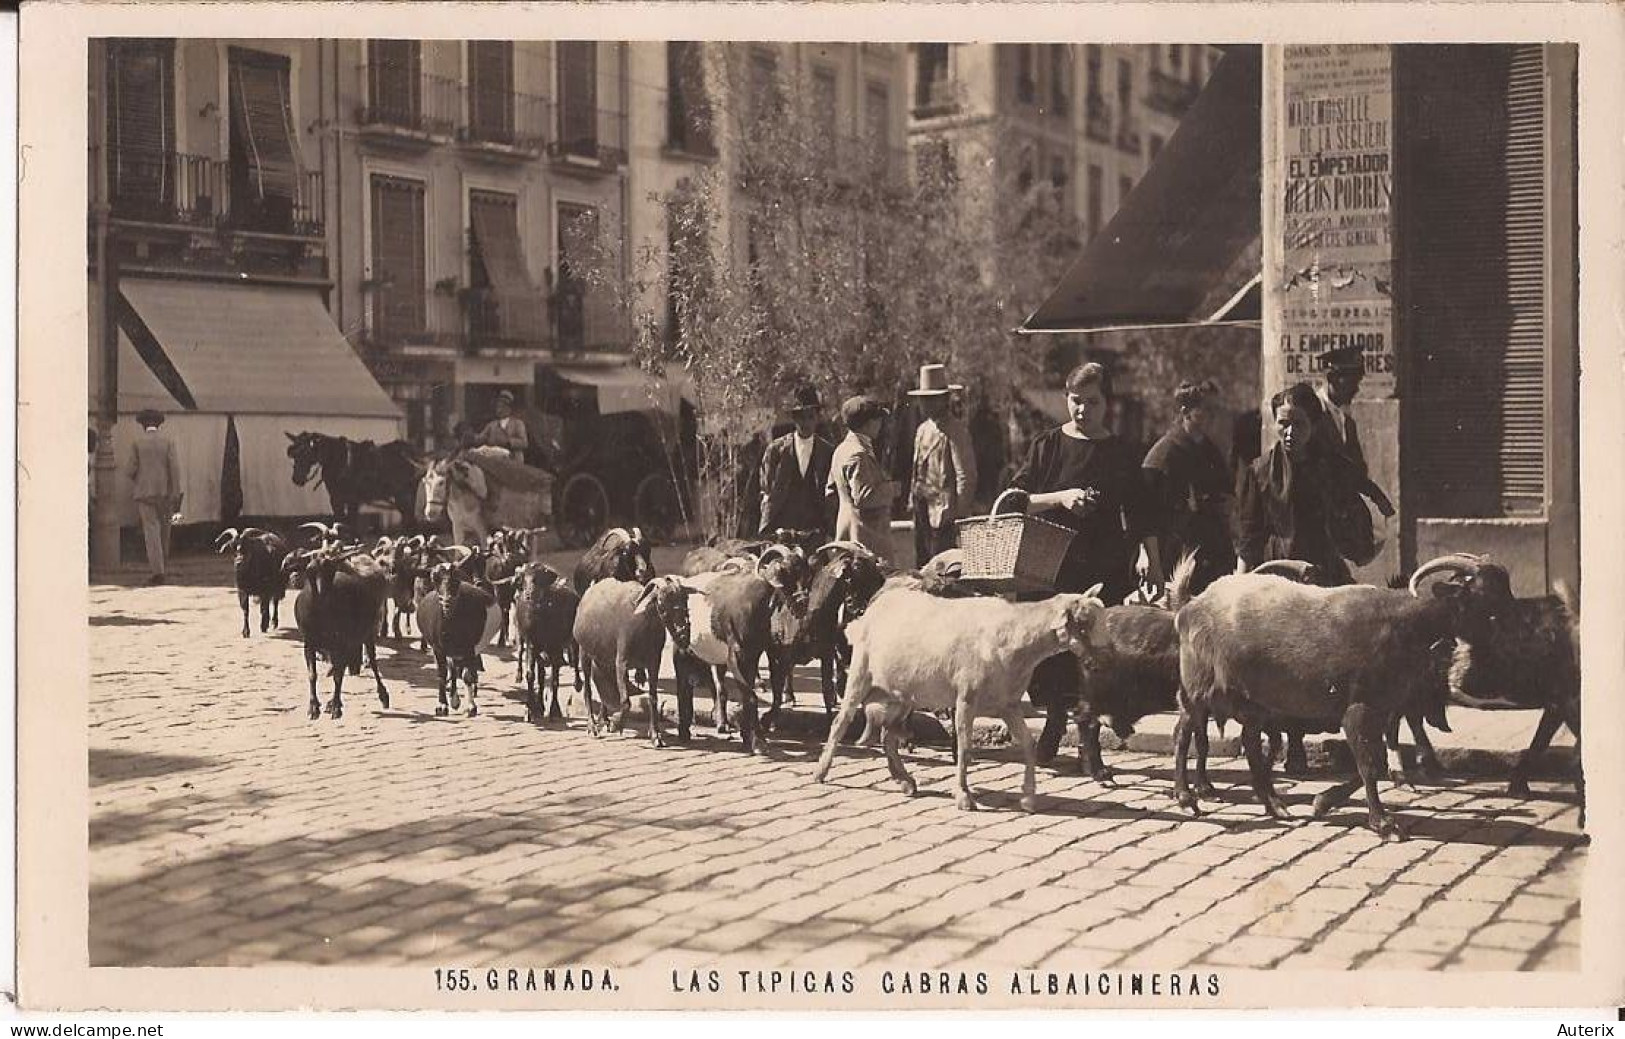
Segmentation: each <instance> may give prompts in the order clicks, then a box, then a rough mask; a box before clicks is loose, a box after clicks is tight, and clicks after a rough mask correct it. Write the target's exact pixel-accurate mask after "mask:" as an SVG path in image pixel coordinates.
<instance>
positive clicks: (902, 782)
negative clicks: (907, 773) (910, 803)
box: [820, 779, 919, 797]
mask: <svg viewBox="0 0 1625 1039" xmlns="http://www.w3.org/2000/svg"><path fill="white" fill-rule="evenodd" d="M820 782H822V780H820ZM897 789H899V790H901V791H902V792H903V796H904V797H913V796H914V794H915V791H917V790H919V786H918V784H916V783H915V782H914V780H912V779H899V780H898V781H897Z"/></svg>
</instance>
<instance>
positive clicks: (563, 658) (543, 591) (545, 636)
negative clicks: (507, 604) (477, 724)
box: [513, 563, 581, 722]
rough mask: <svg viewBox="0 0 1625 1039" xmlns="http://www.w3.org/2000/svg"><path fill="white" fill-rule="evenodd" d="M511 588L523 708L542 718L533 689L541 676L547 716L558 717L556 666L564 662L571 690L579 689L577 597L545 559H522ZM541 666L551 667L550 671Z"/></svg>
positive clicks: (534, 719) (560, 715) (534, 718)
mask: <svg viewBox="0 0 1625 1039" xmlns="http://www.w3.org/2000/svg"><path fill="white" fill-rule="evenodd" d="M513 584H514V585H517V588H518V590H517V592H515V594H514V597H513V611H514V613H513V619H514V632H515V639H516V641H517V642H518V644H519V674H520V677H521V678H522V679H523V680H524V683H525V709H526V714H527V715H528V716H529V718H530V720H531V721H532V722H540V721H541V720H542V703H541V700H540V699H539V698H538V697H537V690H538V689H539V688H541V687H542V683H543V680H544V679H546V681H547V685H548V686H549V687H550V688H551V689H552V693H553V704H552V707H551V708H550V709H549V710H548V717H549V718H550V719H551V720H553V721H559V720H561V719H562V718H563V717H564V714H563V712H562V711H560V710H559V668H560V667H561V666H562V665H564V664H566V663H569V664H571V665H572V666H573V668H574V670H575V682H576V692H580V691H581V667H580V663H579V653H578V652H577V651H576V648H575V624H576V613H577V611H578V610H579V608H580V606H581V597H580V596H579V595H577V594H576V592H575V589H574V588H571V587H570V586H569V585H567V584H565V583H564V578H563V577H562V576H561V575H560V574H559V572H558V571H557V570H554V569H553V568H552V567H550V566H548V565H546V564H545V563H526V564H524V565H523V566H521V567H520V568H519V571H518V573H517V574H516V575H515V581H514V582H513ZM543 668H549V669H551V675H549V673H548V671H545V670H542V669H543Z"/></svg>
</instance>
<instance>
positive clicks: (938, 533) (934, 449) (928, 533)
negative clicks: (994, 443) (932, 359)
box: [908, 364, 973, 567]
mask: <svg viewBox="0 0 1625 1039" xmlns="http://www.w3.org/2000/svg"><path fill="white" fill-rule="evenodd" d="M948 394H949V389H948V371H947V369H946V368H944V367H943V366H942V365H940V364H927V365H922V366H921V367H920V385H919V388H918V389H913V390H909V391H908V395H909V396H910V397H913V398H915V400H917V401H918V402H919V405H920V412H921V414H922V415H923V416H924V420H923V421H921V423H920V424H919V426H918V427H917V428H916V429H915V430H914V479H913V480H912V481H911V482H910V484H909V502H910V504H911V505H912V506H913V512H914V565H915V566H917V567H918V566H924V565H925V563H926V561H927V560H929V559H931V557H933V556H935V555H936V554H937V553H938V552H946V551H947V550H948V549H950V548H953V547H954V546H955V545H957V544H958V538H957V536H956V534H957V530H956V528H955V527H954V520H956V519H958V518H959V517H960V515H962V513H963V511H964V509H965V507H966V506H968V505H969V504H970V500H971V495H972V487H973V485H972V484H971V482H970V471H969V467H968V466H967V465H966V464H965V460H964V458H963V457H962V456H961V455H960V453H959V448H958V447H957V445H955V444H954V441H953V438H952V437H951V436H950V435H949V433H948V430H947V428H946V427H947V420H948Z"/></svg>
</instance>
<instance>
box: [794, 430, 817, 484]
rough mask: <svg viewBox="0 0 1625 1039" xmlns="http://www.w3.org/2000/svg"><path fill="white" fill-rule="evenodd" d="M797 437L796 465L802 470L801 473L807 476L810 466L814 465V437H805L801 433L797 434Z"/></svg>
mask: <svg viewBox="0 0 1625 1039" xmlns="http://www.w3.org/2000/svg"><path fill="white" fill-rule="evenodd" d="M795 438H796V466H797V467H798V468H799V469H800V470H801V475H802V476H806V475H807V469H808V467H809V466H811V465H812V449H813V438H812V437H803V436H802V435H801V434H800V433H797V434H795Z"/></svg>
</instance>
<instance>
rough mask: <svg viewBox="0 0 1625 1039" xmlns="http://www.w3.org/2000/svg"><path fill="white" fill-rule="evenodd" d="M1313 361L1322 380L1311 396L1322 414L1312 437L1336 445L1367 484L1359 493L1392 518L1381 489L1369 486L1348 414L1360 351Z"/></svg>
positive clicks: (1361, 374) (1360, 369)
mask: <svg viewBox="0 0 1625 1039" xmlns="http://www.w3.org/2000/svg"><path fill="white" fill-rule="evenodd" d="M1315 360H1316V361H1318V362H1319V363H1320V367H1321V370H1322V371H1323V372H1325V378H1324V379H1323V380H1322V381H1321V383H1320V384H1319V385H1318V386H1316V387H1315V395H1316V396H1318V397H1319V398H1320V404H1321V407H1322V408H1323V409H1324V411H1325V414H1324V415H1323V416H1322V418H1321V421H1320V423H1319V428H1317V429H1316V430H1315V434H1314V435H1315V436H1317V437H1320V438H1323V439H1324V440H1325V441H1326V442H1327V443H1330V444H1334V445H1336V447H1337V449H1338V450H1339V451H1340V452H1342V454H1343V456H1344V457H1345V458H1347V459H1348V460H1349V461H1351V462H1353V463H1354V465H1355V467H1356V468H1357V469H1359V471H1360V476H1361V477H1364V478H1366V481H1367V482H1366V484H1365V486H1364V487H1362V488H1361V493H1363V494H1365V495H1366V497H1368V498H1370V499H1371V501H1372V503H1373V504H1375V505H1376V506H1377V510H1378V511H1379V512H1381V513H1382V514H1383V516H1385V517H1389V516H1392V515H1393V514H1394V505H1393V502H1391V501H1389V500H1388V495H1386V494H1384V493H1383V491H1382V488H1380V487H1378V486H1377V485H1376V484H1375V483H1372V482H1370V479H1369V477H1370V475H1371V474H1370V471H1369V469H1368V468H1367V466H1366V462H1365V451H1364V450H1363V449H1362V448H1361V447H1360V429H1359V427H1358V426H1357V425H1356V424H1355V422H1354V415H1353V414H1352V413H1351V412H1350V411H1349V410H1348V407H1349V405H1350V404H1352V403H1353V402H1354V398H1355V396H1356V395H1357V394H1359V392H1360V382H1361V381H1362V380H1363V379H1364V378H1365V363H1364V361H1363V360H1362V355H1361V352H1360V348H1359V347H1357V346H1346V347H1343V348H1341V349H1338V350H1329V351H1327V352H1326V353H1323V354H1321V355H1320V356H1319V357H1317V358H1315Z"/></svg>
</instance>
